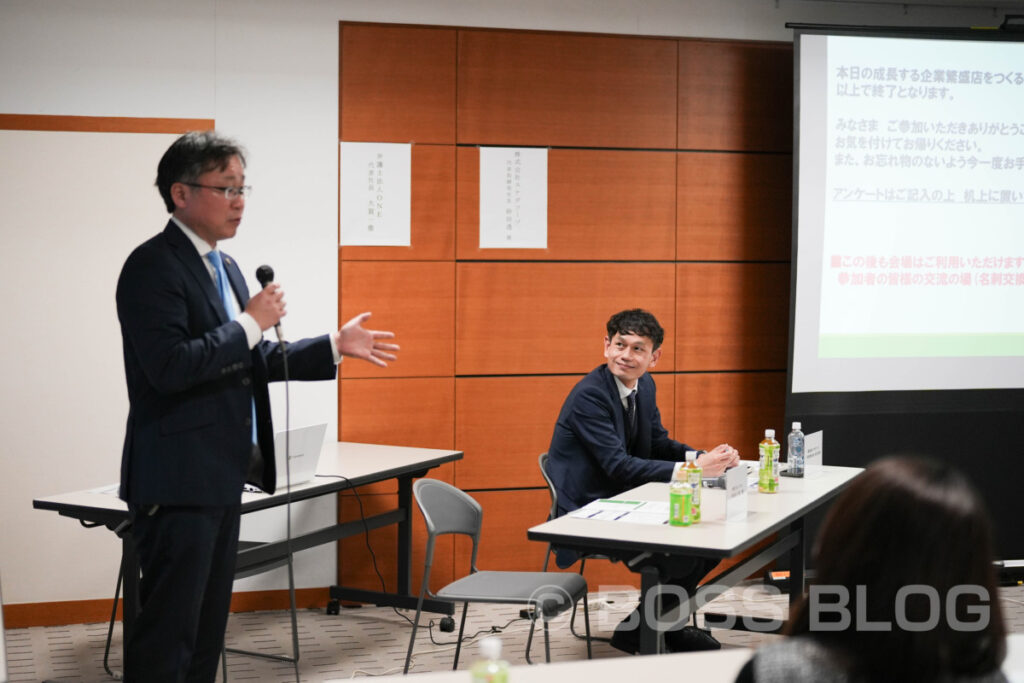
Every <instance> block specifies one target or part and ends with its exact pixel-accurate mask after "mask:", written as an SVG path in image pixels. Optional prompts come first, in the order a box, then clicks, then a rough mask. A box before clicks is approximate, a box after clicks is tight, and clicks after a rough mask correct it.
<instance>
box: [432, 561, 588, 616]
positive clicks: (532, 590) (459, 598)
mask: <svg viewBox="0 0 1024 683" xmlns="http://www.w3.org/2000/svg"><path fill="white" fill-rule="evenodd" d="M586 592H587V582H586V579H584V578H583V577H582V576H580V575H579V574H575V573H572V574H569V573H566V574H563V573H558V572H488V571H480V572H476V573H474V574H470V575H469V576H466V577H463V578H461V579H459V580H458V581H454V582H452V583H450V584H448V585H447V586H445V587H444V588H442V589H441V590H440V591H438V592H437V597H438V598H441V599H443V600H452V601H455V602H466V601H469V602H497V603H513V604H523V605H535V606H536V607H537V609H538V610H540V613H541V614H542V615H544V617H545V618H550V617H554V616H557V615H559V614H561V613H562V612H564V611H565V610H567V609H569V608H571V607H572V606H573V605H574V604H576V601H577V600H579V599H580V598H582V597H583V596H584V595H585V594H586Z"/></svg>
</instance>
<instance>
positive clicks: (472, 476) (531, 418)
mask: <svg viewBox="0 0 1024 683" xmlns="http://www.w3.org/2000/svg"><path fill="white" fill-rule="evenodd" d="M579 378H580V376H579V375H567V376H566V375H558V376H552V377H459V378H456V380H455V447H456V448H457V449H459V450H460V451H462V452H463V453H464V454H465V456H464V457H463V459H462V460H460V461H459V464H458V466H457V467H456V476H455V483H456V485H457V486H458V487H459V488H462V489H478V488H493V487H494V486H496V485H500V486H502V487H507V488H519V487H527V486H545V484H544V479H543V478H542V477H541V475H540V469H539V468H538V466H537V456H539V455H540V454H541V453H543V452H544V451H546V450H547V449H548V444H550V442H551V433H552V430H553V429H554V427H555V420H556V419H557V418H558V411H559V410H560V409H561V407H562V402H563V401H564V400H565V397H566V396H567V395H568V394H569V391H570V390H571V389H572V387H573V386H574V385H575V384H576V382H578V381H579Z"/></svg>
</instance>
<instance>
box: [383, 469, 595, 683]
mask: <svg viewBox="0 0 1024 683" xmlns="http://www.w3.org/2000/svg"><path fill="white" fill-rule="evenodd" d="M412 493H413V497H415V498H416V504H417V505H418V506H419V508H420V512H422V513H423V519H424V521H425V522H426V524H427V550H426V558H425V559H424V563H423V564H424V569H423V584H422V585H421V586H420V596H419V600H418V602H417V603H416V618H415V619H414V620H413V624H412V635H411V636H409V651H408V652H407V653H406V655H405V669H404V671H403V673H408V672H409V661H410V660H411V659H412V650H413V646H414V645H415V643H416V630H417V629H418V628H419V624H420V613H421V612H422V611H423V599H424V596H425V595H429V596H430V597H431V598H436V599H439V600H449V601H451V602H461V603H462V621H461V623H460V624H459V638H458V641H456V645H455V662H454V663H453V664H452V669H453V670H454V669H457V668H458V666H459V654H460V652H461V650H462V634H463V631H464V630H465V628H466V610H467V608H468V607H469V603H471V602H490V603H502V604H513V605H526V606H527V608H528V609H529V610H530V614H531V615H532V619H531V623H530V633H529V636H528V637H527V640H526V661H527V662H530V646H531V645H532V643H533V632H534V628H535V627H536V625H537V619H538V618H539V619H541V620H542V621H543V622H544V658H545V661H548V662H550V661H551V648H550V644H549V642H548V620H550V619H552V618H553V617H556V616H558V615H559V614H561V613H562V612H565V611H566V610H568V609H569V608H570V607H573V606H574V605H575V604H576V602H577V601H578V600H579V599H580V598H583V597H585V596H586V594H587V582H586V580H584V578H583V577H582V576H580V575H579V574H556V573H553V572H516V571H480V570H479V569H477V566H476V557H477V550H478V548H479V546H480V525H481V522H482V520H483V509H482V508H481V507H480V504H479V503H477V502H476V501H475V500H473V498H471V497H470V496H469V495H468V494H466V493H464V492H462V491H460V490H459V489H457V488H455V487H454V486H452V485H450V484H446V483H444V482H443V481H437V480H436V479H420V480H418V481H416V483H414V484H413V485H412ZM443 534H465V535H466V536H469V537H471V538H472V539H473V554H472V555H471V557H470V561H469V569H470V574H469V575H468V576H465V577H463V578H461V579H458V580H457V581H454V582H452V583H450V584H448V585H447V586H445V587H444V588H442V589H441V590H439V591H437V593H433V592H431V591H430V589H429V586H430V570H431V567H432V566H433V563H434V543H435V541H436V540H437V537H438V536H441V535H443ZM586 627H587V635H588V636H589V635H590V620H589V619H588V620H587V621H586ZM590 656H591V653H590V641H589V640H588V641H587V658H588V659H589V658H590ZM530 663H531V664H532V662H530Z"/></svg>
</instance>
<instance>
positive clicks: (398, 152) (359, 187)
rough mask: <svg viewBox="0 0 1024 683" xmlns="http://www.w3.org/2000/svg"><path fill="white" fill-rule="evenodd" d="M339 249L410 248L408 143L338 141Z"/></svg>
mask: <svg viewBox="0 0 1024 683" xmlns="http://www.w3.org/2000/svg"><path fill="white" fill-rule="evenodd" d="M339 183H340V187H339V190H338V197H339V198H340V202H341V212H340V215H341V240H340V242H341V246H343V247H345V246H364V247H408V246H411V244H412V236H411V233H412V229H411V224H412V219H411V214H410V204H411V197H412V145H408V144H398V143H390V142H342V143H341V174H340V180H339Z"/></svg>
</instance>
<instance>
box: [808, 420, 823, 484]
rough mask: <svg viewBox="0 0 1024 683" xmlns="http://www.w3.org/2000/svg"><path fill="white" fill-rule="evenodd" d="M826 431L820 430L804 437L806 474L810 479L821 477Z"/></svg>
mask: <svg viewBox="0 0 1024 683" xmlns="http://www.w3.org/2000/svg"><path fill="white" fill-rule="evenodd" d="M824 434H825V431H824V430H820V429H819V430H818V431H816V432H814V433H813V434H808V435H807V436H805V437H804V476H805V477H807V478H808V479H813V478H814V477H820V476H821V473H822V471H823V470H822V465H824V462H823V460H822V448H823V447H824V441H825V436H824Z"/></svg>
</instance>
